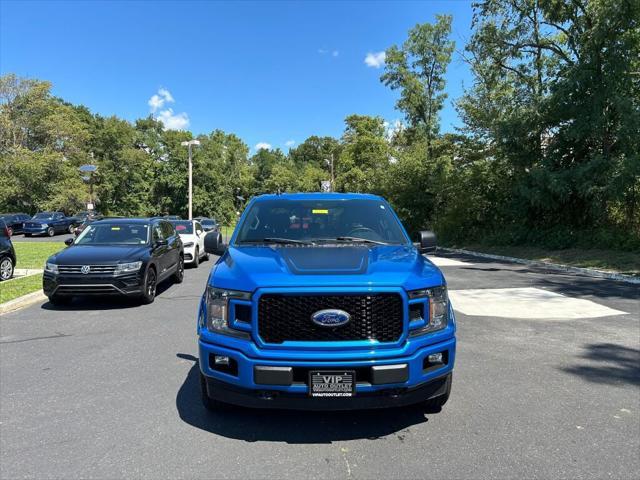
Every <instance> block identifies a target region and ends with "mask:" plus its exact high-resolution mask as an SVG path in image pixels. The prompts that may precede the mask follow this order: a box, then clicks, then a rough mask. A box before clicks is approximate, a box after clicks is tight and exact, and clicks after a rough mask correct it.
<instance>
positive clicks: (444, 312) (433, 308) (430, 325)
mask: <svg viewBox="0 0 640 480" xmlns="http://www.w3.org/2000/svg"><path fill="white" fill-rule="evenodd" d="M407 293H408V295H409V298H410V299H414V298H428V301H429V318H427V319H425V320H426V321H427V324H426V325H425V326H424V327H421V328H418V329H416V330H412V331H411V332H410V334H411V336H416V335H422V334H425V333H431V332H437V331H438V330H442V329H443V328H445V327H446V326H447V324H448V323H449V295H448V294H447V287H445V286H442V287H434V288H425V289H422V290H413V291H411V292H407Z"/></svg>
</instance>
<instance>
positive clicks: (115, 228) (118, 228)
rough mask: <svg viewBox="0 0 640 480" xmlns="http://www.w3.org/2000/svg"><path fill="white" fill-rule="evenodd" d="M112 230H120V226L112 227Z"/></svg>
mask: <svg viewBox="0 0 640 480" xmlns="http://www.w3.org/2000/svg"><path fill="white" fill-rule="evenodd" d="M111 230H120V227H111Z"/></svg>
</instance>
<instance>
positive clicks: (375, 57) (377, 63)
mask: <svg viewBox="0 0 640 480" xmlns="http://www.w3.org/2000/svg"><path fill="white" fill-rule="evenodd" d="M386 57H387V54H386V53H384V52H373V53H372V52H369V53H367V56H366V57H364V63H366V64H367V66H368V67H373V68H380V67H381V66H382V65H384V60H385V58H386Z"/></svg>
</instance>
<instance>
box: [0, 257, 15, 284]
mask: <svg viewBox="0 0 640 480" xmlns="http://www.w3.org/2000/svg"><path fill="white" fill-rule="evenodd" d="M11 277H13V260H11V258H9V257H2V258H1V259H0V280H9V279H10V278H11Z"/></svg>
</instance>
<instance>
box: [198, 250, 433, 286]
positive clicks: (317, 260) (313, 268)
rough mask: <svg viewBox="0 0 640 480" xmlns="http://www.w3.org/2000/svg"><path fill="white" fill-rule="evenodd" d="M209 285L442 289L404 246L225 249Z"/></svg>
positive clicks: (414, 252) (430, 269) (425, 264)
mask: <svg viewBox="0 0 640 480" xmlns="http://www.w3.org/2000/svg"><path fill="white" fill-rule="evenodd" d="M209 284H210V285H214V286H216V287H220V288H229V289H235V290H244V291H254V290H256V289H257V288H264V287H300V286H305V287H306V286H317V287H340V286H370V287H385V286H387V287H388V286H393V287H404V288H405V289H406V290H413V289H418V288H425V287H430V286H437V285H442V284H444V277H443V276H442V273H441V272H440V270H439V269H438V268H437V267H436V266H435V265H434V264H433V263H431V262H430V261H429V260H428V259H426V258H425V257H424V256H422V255H421V254H420V253H419V252H418V251H417V250H416V249H415V248H414V247H413V246H408V245H388V246H387V245H380V246H378V245H375V246H374V245H348V246H321V247H308V246H300V247H298V246H288V245H287V246H243V247H239V248H237V247H230V248H229V249H228V250H227V252H226V253H225V254H224V255H223V256H222V257H221V258H220V259H219V260H218V262H217V263H216V265H215V267H214V270H213V272H212V275H211V276H210V278H209Z"/></svg>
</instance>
